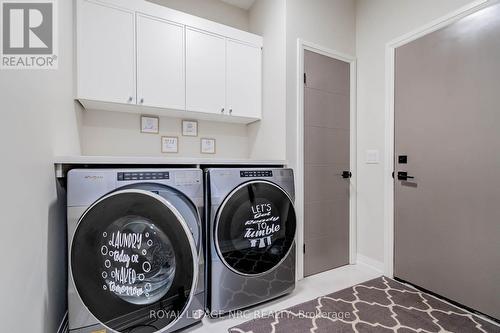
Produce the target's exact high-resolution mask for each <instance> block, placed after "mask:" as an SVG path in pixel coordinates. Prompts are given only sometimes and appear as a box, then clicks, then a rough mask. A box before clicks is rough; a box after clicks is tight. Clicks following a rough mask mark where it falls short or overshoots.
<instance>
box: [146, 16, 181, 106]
mask: <svg viewBox="0 0 500 333" xmlns="http://www.w3.org/2000/svg"><path fill="white" fill-rule="evenodd" d="M185 102H186V92H185V80H184V27H183V26H182V25H178V24H173V23H170V22H167V21H163V20H161V19H156V18H151V17H148V16H144V15H140V14H139V15H137V103H138V104H143V105H147V106H154V107H164V108H168V109H180V110H183V109H184V108H185Z"/></svg>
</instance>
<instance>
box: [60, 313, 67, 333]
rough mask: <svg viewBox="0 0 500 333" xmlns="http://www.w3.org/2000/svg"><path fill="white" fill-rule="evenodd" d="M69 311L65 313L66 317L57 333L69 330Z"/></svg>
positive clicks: (65, 332) (64, 332)
mask: <svg viewBox="0 0 500 333" xmlns="http://www.w3.org/2000/svg"><path fill="white" fill-rule="evenodd" d="M68 329H69V327H68V311H66V312H65V313H64V317H63V318H62V320H61V323H60V324H59V328H58V329H57V333H67V332H68Z"/></svg>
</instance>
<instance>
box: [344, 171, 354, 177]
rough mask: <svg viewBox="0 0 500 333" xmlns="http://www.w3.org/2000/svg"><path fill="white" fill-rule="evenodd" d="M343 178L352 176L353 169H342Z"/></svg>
mask: <svg viewBox="0 0 500 333" xmlns="http://www.w3.org/2000/svg"><path fill="white" fill-rule="evenodd" d="M342 178H344V179H349V178H352V172H351V171H342Z"/></svg>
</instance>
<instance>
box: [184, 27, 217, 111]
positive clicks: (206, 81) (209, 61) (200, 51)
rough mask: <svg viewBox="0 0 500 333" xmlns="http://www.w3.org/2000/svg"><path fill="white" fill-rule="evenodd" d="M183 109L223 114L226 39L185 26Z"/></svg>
mask: <svg viewBox="0 0 500 333" xmlns="http://www.w3.org/2000/svg"><path fill="white" fill-rule="evenodd" d="M186 109H187V110H191V111H197V112H206V113H216V114H224V113H225V109H226V40H225V39H224V38H222V37H219V36H216V35H212V34H209V33H205V32H202V31H197V30H192V29H186Z"/></svg>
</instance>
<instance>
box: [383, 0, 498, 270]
mask: <svg viewBox="0 0 500 333" xmlns="http://www.w3.org/2000/svg"><path fill="white" fill-rule="evenodd" d="M496 2H498V0H477V1H474V2H472V3H470V4H468V5H466V6H464V7H461V8H459V9H458V10H456V11H453V12H451V13H449V14H447V15H445V16H442V17H440V18H438V19H436V20H433V21H431V22H429V23H427V24H425V25H423V26H422V27H420V28H418V29H416V30H414V31H411V32H409V33H407V34H404V35H402V36H400V37H398V38H396V39H394V40H392V41H390V42H389V43H387V44H386V47H385V92H386V93H385V157H384V159H385V161H384V162H385V170H384V171H385V173H384V198H385V207H384V236H385V237H384V274H385V275H386V276H388V277H393V276H394V184H395V182H394V179H393V178H392V172H393V171H395V169H394V166H395V165H394V157H395V151H394V150H395V142H394V140H395V126H396V124H395V110H394V104H395V101H394V98H395V90H394V89H395V83H394V81H395V53H396V49H397V48H398V47H401V46H403V45H405V44H408V43H410V42H412V41H414V40H416V39H418V38H421V37H423V36H425V35H428V34H430V33H432V32H435V31H437V30H439V29H442V28H444V27H447V26H449V25H451V24H453V23H455V22H457V21H458V20H460V19H462V18H464V17H466V16H468V15H470V14H473V13H475V12H477V11H479V10H481V9H483V8H486V7H488V6H490V5H492V4H493V3H496Z"/></svg>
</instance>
